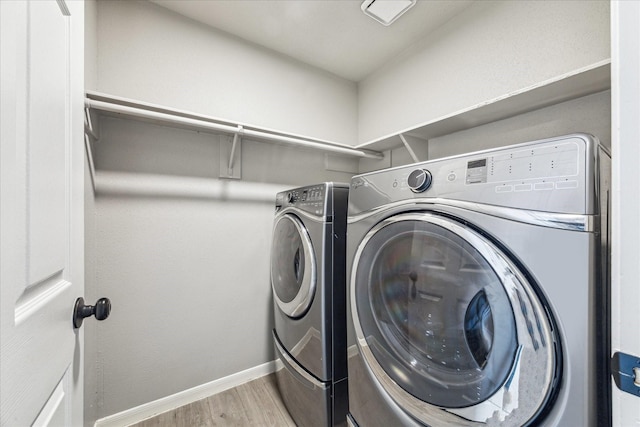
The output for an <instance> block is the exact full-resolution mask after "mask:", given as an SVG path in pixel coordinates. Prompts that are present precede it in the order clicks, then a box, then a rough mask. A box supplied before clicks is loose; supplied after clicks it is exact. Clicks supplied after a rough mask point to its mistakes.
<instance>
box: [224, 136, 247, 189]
mask: <svg viewBox="0 0 640 427" xmlns="http://www.w3.org/2000/svg"><path fill="white" fill-rule="evenodd" d="M243 133H244V128H243V127H242V126H240V125H238V130H237V131H236V132H235V133H234V134H233V140H231V138H229V137H226V136H221V137H220V175H219V177H220V178H227V179H241V178H242V134H243Z"/></svg>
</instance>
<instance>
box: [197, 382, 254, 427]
mask: <svg viewBox="0 0 640 427" xmlns="http://www.w3.org/2000/svg"><path fill="white" fill-rule="evenodd" d="M206 400H207V404H208V405H209V410H210V412H211V417H212V421H213V425H214V426H223V427H236V426H238V427H239V426H247V425H249V424H248V417H247V413H246V410H245V408H244V405H243V404H242V401H241V399H240V395H239V394H238V390H237V387H236V388H232V389H230V390H227V391H223V392H222V393H218V394H215V395H213V396H211V397H208V398H207V399H206Z"/></svg>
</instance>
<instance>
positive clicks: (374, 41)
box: [149, 0, 473, 82]
mask: <svg viewBox="0 0 640 427" xmlns="http://www.w3.org/2000/svg"><path fill="white" fill-rule="evenodd" d="M149 1H151V2H153V3H156V4H158V5H160V6H163V7H165V8H167V9H170V10H172V11H174V12H176V13H179V14H181V15H183V16H186V17H188V18H191V19H194V20H196V21H199V22H201V23H203V24H206V25H208V26H211V27H213V28H216V29H218V30H221V31H224V32H226V33H229V34H232V35H234V36H236V37H239V38H241V39H244V40H246V41H248V42H250V43H253V44H257V45H260V46H263V47H265V48H267V49H271V50H273V51H276V52H279V53H281V54H283V55H286V56H289V57H292V58H294V59H296V60H299V61H301V62H304V63H306V64H309V65H312V66H314V67H317V68H320V69H323V70H326V71H328V72H330V73H333V74H335V75H337V76H340V77H342V78H345V79H348V80H351V81H354V82H358V81H361V80H362V79H364V78H365V77H366V76H368V75H369V74H371V73H372V72H374V71H375V70H377V69H378V68H380V67H382V66H383V65H384V64H385V63H387V62H388V61H390V60H392V59H393V58H394V57H396V56H397V55H398V54H400V53H401V52H402V51H404V50H406V49H407V48H409V47H410V46H411V45H413V44H414V43H416V42H418V41H419V40H422V39H423V38H426V37H428V35H429V34H430V33H432V32H433V31H434V30H435V29H436V28H438V27H439V26H441V25H442V24H444V23H445V22H447V21H448V20H449V19H451V18H452V17H453V16H455V15H456V14H458V13H460V12H461V11H462V10H463V9H465V8H466V7H468V6H469V5H470V4H471V3H472V1H473V0H418V2H417V4H416V5H415V6H414V7H413V8H411V9H410V10H409V11H408V12H407V13H406V14H405V15H403V16H401V17H400V18H399V19H398V20H397V21H396V22H394V23H393V24H392V25H391V26H388V27H385V26H383V25H381V24H379V23H377V22H375V21H374V20H372V19H371V18H370V17H368V16H366V15H365V14H364V13H362V10H361V9H360V5H361V3H362V2H361V1H359V0H149Z"/></svg>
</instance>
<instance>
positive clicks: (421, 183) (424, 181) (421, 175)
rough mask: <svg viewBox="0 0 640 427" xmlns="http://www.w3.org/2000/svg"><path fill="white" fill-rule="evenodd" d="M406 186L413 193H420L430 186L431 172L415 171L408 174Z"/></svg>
mask: <svg viewBox="0 0 640 427" xmlns="http://www.w3.org/2000/svg"><path fill="white" fill-rule="evenodd" d="M407 185H408V186H409V188H410V189H411V191H413V192H414V193H422V192H423V191H425V190H426V189H427V188H429V187H430V186H431V172H429V171H428V170H426V169H416V170H414V171H413V172H411V173H410V174H409V177H408V178H407Z"/></svg>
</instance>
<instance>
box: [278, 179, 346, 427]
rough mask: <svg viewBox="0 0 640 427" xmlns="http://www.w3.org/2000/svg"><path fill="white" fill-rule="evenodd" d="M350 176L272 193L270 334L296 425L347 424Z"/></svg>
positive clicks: (282, 391)
mask: <svg viewBox="0 0 640 427" xmlns="http://www.w3.org/2000/svg"><path fill="white" fill-rule="evenodd" d="M348 194H349V186H348V184H338V183H332V182H329V183H323V184H318V185H312V186H307V187H301V188H295V189H292V190H288V191H283V192H280V193H278V194H277V196H276V215H275V220H274V226H273V241H272V246H271V287H272V290H273V300H274V304H273V306H274V320H275V322H274V323H275V327H274V329H273V341H274V347H275V351H276V357H277V361H278V362H277V363H278V366H277V368H276V377H277V382H278V388H279V390H280V394H281V395H282V399H283V401H284V403H285V406H286V407H287V410H288V411H289V413H290V414H291V416H292V418H293V419H294V421H295V422H296V424H297V425H299V426H300V427H307V426H339V425H346V418H347V407H348V391H347V360H346V357H347V356H346V279H345V277H346V261H345V250H346V224H347V219H346V217H347V199H348Z"/></svg>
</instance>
